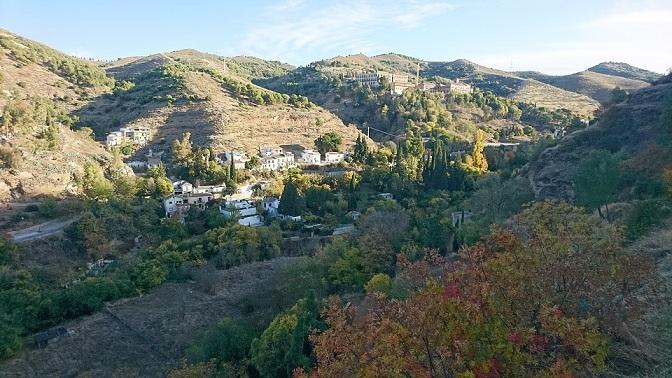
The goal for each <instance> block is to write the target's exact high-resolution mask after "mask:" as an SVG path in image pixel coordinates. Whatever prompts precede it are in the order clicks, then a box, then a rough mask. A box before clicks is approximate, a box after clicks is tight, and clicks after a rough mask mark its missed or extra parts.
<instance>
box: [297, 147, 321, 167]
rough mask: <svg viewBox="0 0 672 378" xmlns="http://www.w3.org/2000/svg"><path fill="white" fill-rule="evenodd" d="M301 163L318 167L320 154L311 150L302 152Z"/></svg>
mask: <svg viewBox="0 0 672 378" xmlns="http://www.w3.org/2000/svg"><path fill="white" fill-rule="evenodd" d="M301 161H303V162H304V163H305V164H311V165H319V164H320V153H319V152H317V151H315V150H311V149H307V150H303V152H302V153H301Z"/></svg>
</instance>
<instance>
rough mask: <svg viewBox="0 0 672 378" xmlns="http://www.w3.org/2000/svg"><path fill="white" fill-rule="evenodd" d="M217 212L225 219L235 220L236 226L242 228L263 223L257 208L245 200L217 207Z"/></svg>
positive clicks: (229, 202)
mask: <svg viewBox="0 0 672 378" xmlns="http://www.w3.org/2000/svg"><path fill="white" fill-rule="evenodd" d="M219 212H220V213H221V214H222V215H224V217H225V218H237V219H238V224H240V225H242V226H258V225H261V224H262V222H263V221H262V219H261V216H260V215H259V213H258V212H257V206H256V205H255V204H254V203H252V202H250V201H247V200H236V201H228V202H226V203H225V204H224V205H220V206H219Z"/></svg>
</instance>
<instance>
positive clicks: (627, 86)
mask: <svg viewBox="0 0 672 378" xmlns="http://www.w3.org/2000/svg"><path fill="white" fill-rule="evenodd" d="M596 67H597V66H596ZM519 74H520V75H521V76H524V77H529V78H533V79H535V80H538V81H541V82H544V83H546V84H549V85H552V86H554V87H558V88H562V89H565V90H567V91H570V92H575V93H580V94H583V95H586V96H588V97H590V98H592V99H594V100H597V101H599V102H600V103H603V104H604V103H607V102H608V101H609V92H610V91H611V90H612V89H614V88H616V87H619V88H621V89H623V90H625V91H627V92H632V91H635V90H637V89H641V88H644V87H646V86H648V85H649V83H648V82H645V81H642V80H636V79H629V78H626V77H621V76H616V75H610V74H605V73H599V72H594V71H591V69H588V70H586V71H581V72H577V73H574V74H571V75H564V76H552V75H544V74H542V73H538V72H520V73H519Z"/></svg>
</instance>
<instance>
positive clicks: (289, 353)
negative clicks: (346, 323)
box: [250, 295, 324, 378]
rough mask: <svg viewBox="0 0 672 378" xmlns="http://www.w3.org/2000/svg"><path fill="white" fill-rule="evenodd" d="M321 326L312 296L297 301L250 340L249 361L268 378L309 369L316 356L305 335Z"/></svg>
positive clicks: (286, 375)
mask: <svg viewBox="0 0 672 378" xmlns="http://www.w3.org/2000/svg"><path fill="white" fill-rule="evenodd" d="M323 328H324V324H323V323H322V321H321V320H320V314H319V308H318V306H317V303H316V301H315V299H314V297H313V296H312V295H311V296H309V297H308V298H305V299H301V300H299V301H298V302H297V303H296V304H295V305H294V306H293V307H292V308H291V309H290V310H289V311H287V312H285V313H283V314H280V315H278V316H276V317H275V319H273V321H272V322H271V324H269V326H268V328H266V330H264V332H263V333H262V334H261V336H260V337H259V338H258V339H254V341H252V347H251V350H250V358H251V360H252V364H253V365H254V367H255V368H256V369H257V371H258V372H259V375H260V376H262V377H269V378H271V377H273V378H275V377H278V378H283V377H287V378H289V377H291V376H292V371H293V370H294V369H296V368H299V367H300V368H303V369H306V370H308V369H310V368H311V367H312V366H313V364H314V362H315V356H314V354H313V351H312V348H311V347H310V343H309V341H308V336H309V335H310V334H311V333H312V332H313V330H321V329H323Z"/></svg>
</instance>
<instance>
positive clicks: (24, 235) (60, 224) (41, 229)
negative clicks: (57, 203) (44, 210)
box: [9, 216, 79, 243]
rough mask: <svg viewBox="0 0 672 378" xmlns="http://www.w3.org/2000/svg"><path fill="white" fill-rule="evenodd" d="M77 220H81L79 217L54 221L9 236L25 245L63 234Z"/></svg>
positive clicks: (10, 233) (11, 233) (13, 232)
mask: <svg viewBox="0 0 672 378" xmlns="http://www.w3.org/2000/svg"><path fill="white" fill-rule="evenodd" d="M77 219H79V216H77V217H72V218H59V219H54V220H50V221H49V222H44V223H41V224H38V225H36V226H32V227H28V228H24V229H23V230H18V231H12V232H9V235H10V236H11V237H12V241H13V242H15V243H23V242H27V241H31V240H35V239H40V238H43V237H46V236H49V235H54V234H57V233H59V232H62V231H63V229H64V228H65V227H66V226H67V225H69V224H70V223H72V222H74V221H76V220H77Z"/></svg>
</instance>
